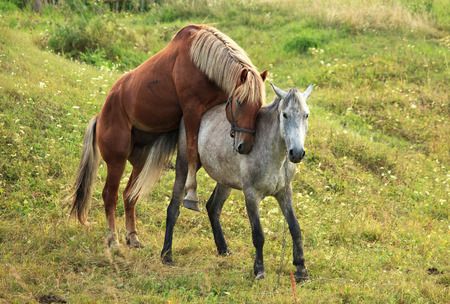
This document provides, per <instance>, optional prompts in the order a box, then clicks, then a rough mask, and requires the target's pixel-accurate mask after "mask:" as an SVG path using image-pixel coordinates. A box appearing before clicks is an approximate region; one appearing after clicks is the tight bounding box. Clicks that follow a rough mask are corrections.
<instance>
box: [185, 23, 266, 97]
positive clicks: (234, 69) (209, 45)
mask: <svg viewBox="0 0 450 304" xmlns="http://www.w3.org/2000/svg"><path fill="white" fill-rule="evenodd" d="M190 55H191V59H192V61H193V62H194V64H195V65H196V67H197V68H199V69H200V71H202V72H203V73H205V74H206V75H207V76H208V78H209V79H210V80H212V81H214V82H215V83H216V84H217V85H218V86H219V87H220V88H221V89H222V90H224V91H225V92H226V93H227V94H228V95H229V96H233V98H236V99H238V100H240V101H242V102H251V103H259V102H262V103H265V98H266V96H265V89H264V81H263V80H262V78H261V76H260V75H259V73H258V71H257V69H256V67H255V66H254V65H253V63H252V62H251V60H250V58H249V57H248V55H247V53H246V52H245V51H244V50H243V49H242V48H241V47H240V46H239V45H237V43H236V42H234V41H233V40H232V39H231V38H230V37H228V36H227V35H225V34H224V33H222V32H220V31H219V30H217V29H215V28H213V27H209V26H202V28H201V29H200V30H198V31H197V32H196V34H195V36H194V37H193V40H192V45H191V51H190ZM242 69H247V70H248V74H247V79H246V81H245V82H244V83H243V85H241V86H239V87H237V88H236V85H237V84H238V82H239V78H240V77H241V74H242Z"/></svg>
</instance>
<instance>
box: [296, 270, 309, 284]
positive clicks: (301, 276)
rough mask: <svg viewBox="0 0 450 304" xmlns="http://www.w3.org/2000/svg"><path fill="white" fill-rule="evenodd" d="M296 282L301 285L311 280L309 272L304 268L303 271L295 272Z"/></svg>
mask: <svg viewBox="0 0 450 304" xmlns="http://www.w3.org/2000/svg"><path fill="white" fill-rule="evenodd" d="M294 276H295V282H297V283H301V282H305V281H308V280H309V275H308V270H306V268H303V269H302V270H297V271H296V272H295V275H294Z"/></svg>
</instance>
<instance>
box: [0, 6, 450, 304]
mask: <svg viewBox="0 0 450 304" xmlns="http://www.w3.org/2000/svg"><path fill="white" fill-rule="evenodd" d="M163 2H164V1H163ZM17 3H19V2H17ZM71 3H80V2H76V1H75V0H74V1H65V2H64V4H63V5H61V6H60V7H56V8H46V9H45V10H44V11H43V12H42V14H33V13H31V12H30V11H29V10H28V9H22V10H21V9H19V8H17V6H16V5H15V4H14V2H8V1H6V2H1V3H0V15H1V16H0V33H1V34H0V200H1V203H0V303H34V302H38V301H41V302H43V303H50V302H51V301H50V300H52V297H53V300H58V299H59V300H62V299H64V300H65V301H67V302H68V303H186V302H192V303H292V302H298V303H449V302H450V296H449V294H450V262H449V261H450V244H449V241H450V234H449V228H450V222H449V209H450V208H449V197H450V183H449V181H450V171H449V166H450V152H449V151H450V120H449V116H450V104H449V101H450V90H449V84H450V68H449V60H450V14H449V11H450V4H449V2H448V1H446V0H435V1H432V0H413V1H406V0H405V1H394V0H392V1H382V0H371V1H367V2H365V3H364V4H363V2H362V1H357V0H339V1H327V0H320V1H280V2H275V1H252V2H250V3H247V2H241V1H237V0H236V1H227V2H225V1H207V0H203V1H195V2H188V3H187V4H186V3H184V2H183V1H169V3H165V4H161V5H154V6H152V7H151V8H150V10H149V11H148V12H145V13H135V12H122V13H119V14H114V13H110V12H108V11H107V10H105V9H104V8H103V7H101V6H99V5H90V6H72V8H70V4H71ZM243 3H246V4H243ZM189 23H207V24H212V25H214V26H216V27H217V28H219V29H220V30H222V31H223V32H225V33H226V34H228V35H229V36H230V37H232V38H233V39H234V40H235V41H237V42H238V43H239V44H240V45H241V46H242V47H243V48H244V49H245V50H246V51H247V52H248V53H249V55H250V57H251V58H252V60H253V62H254V63H255V65H256V66H257V67H258V68H259V69H260V70H261V71H262V70H264V69H268V70H269V72H270V73H271V74H270V80H271V81H273V82H274V83H275V84H277V85H278V86H279V87H282V88H284V89H287V88H290V87H298V88H301V89H305V88H306V86H307V85H308V84H309V83H313V84H315V85H316V89H315V91H314V92H313V94H312V95H311V98H310V99H309V100H310V101H309V103H310V110H311V115H310V129H309V134H308V137H307V142H306V148H307V154H306V159H305V161H304V162H302V163H301V164H299V165H298V172H297V174H296V177H295V180H294V183H293V188H294V199H295V202H294V204H295V210H296V213H297V216H298V219H299V222H300V225H301V226H302V231H303V233H304V246H305V249H304V250H305V258H306V263H307V267H308V269H309V271H310V274H311V280H310V281H309V282H307V283H305V284H303V285H301V286H297V288H296V293H295V295H294V294H293V292H292V290H291V283H290V279H289V274H290V272H291V271H293V270H294V267H293V265H291V260H292V257H291V252H292V247H291V241H290V236H289V234H287V235H286V234H285V232H286V224H285V223H284V220H283V218H282V215H281V212H280V211H279V210H278V207H277V204H276V202H275V200H274V199H266V200H264V201H263V202H262V204H261V209H260V211H261V217H262V224H263V227H264V231H265V236H266V245H265V251H264V252H265V264H266V274H267V276H266V279H264V280H262V281H254V280H253V275H252V265H253V253H254V249H253V246H252V242H251V231H250V226H249V223H248V220H247V216H246V212H245V208H244V202H243V196H242V194H241V193H239V192H233V193H232V195H231V197H230V199H229V201H228V202H227V203H226V204H225V207H224V212H223V216H222V223H223V228H224V232H225V236H226V237H227V240H228V243H229V246H230V249H231V251H232V253H233V254H232V255H231V256H229V257H219V256H217V254H216V250H215V245H214V241H213V238H212V233H211V228H210V226H209V221H208V219H207V215H206V213H205V212H203V213H202V214H198V213H194V212H191V211H189V210H181V216H180V218H179V221H178V224H177V226H176V228H175V237H174V259H175V265H174V266H170V267H169V266H165V265H162V264H161V262H160V260H159V253H160V250H161V247H162V241H163V237H164V226H165V212H166V210H165V209H166V207H167V205H168V202H169V197H170V194H171V193H170V191H171V187H172V182H173V180H174V172H173V170H167V171H166V172H165V174H164V175H163V177H162V178H161V181H160V182H159V183H158V185H157V187H156V188H155V189H154V191H153V192H152V193H151V195H150V196H149V197H148V198H145V199H142V200H141V201H140V202H139V203H138V229H139V236H140V239H141V240H142V241H143V242H144V244H145V248H143V249H140V250H129V249H127V248H125V246H123V248H122V252H121V254H120V255H118V254H111V252H109V251H108V250H107V249H106V247H105V244H104V237H105V236H106V223H105V217H104V212H103V203H102V200H101V190H102V186H103V182H104V175H105V168H104V165H101V167H100V170H99V177H98V180H97V182H96V187H95V192H94V197H93V202H92V209H91V212H90V216H89V220H90V222H91V225H90V226H89V227H83V226H81V225H79V224H78V223H77V222H75V221H72V220H68V216H67V215H68V209H67V208H68V206H67V204H66V202H65V201H64V197H65V196H66V195H67V194H68V190H69V189H70V186H71V185H72V183H73V180H74V174H75V171H76V168H77V166H78V162H79V156H80V151H81V143H82V137H83V134H84V130H85V127H86V125H87V122H88V121H89V119H90V118H91V117H92V116H94V115H95V114H96V113H97V112H98V111H99V110H100V108H101V106H102V103H103V101H104V98H105V96H106V94H107V92H108V90H109V88H110V87H111V85H112V83H113V82H114V81H115V80H116V79H117V78H118V77H119V76H120V75H121V74H122V73H123V72H124V71H126V70H128V69H131V68H133V67H134V66H136V65H137V64H139V63H140V62H141V61H143V60H145V59H146V58H147V57H149V56H151V55H152V54H154V53H156V52H157V51H158V50H160V49H161V48H162V47H163V46H164V45H166V43H167V42H168V41H169V40H170V39H171V37H172V35H173V34H174V33H175V32H176V31H177V29H179V28H180V27H182V26H184V25H186V24H189ZM266 90H267V93H268V96H269V97H268V100H272V98H273V96H274V94H273V93H272V92H271V91H270V89H269V86H267V88H266ZM128 172H129V168H128ZM127 178H128V177H127V176H124V178H123V181H122V189H123V188H124V186H125V184H126V181H127ZM213 187H214V182H213V181H212V180H211V179H210V178H208V177H207V175H206V174H205V173H204V172H203V171H201V172H200V174H199V195H200V199H201V200H202V202H203V203H204V202H205V201H206V200H207V199H208V197H209V194H210V193H211V191H212V189H213ZM121 201H122V200H121V199H120V202H119V207H118V215H119V217H118V227H119V235H120V237H121V238H122V243H124V235H125V227H124V219H123V204H122V202H121ZM285 239H286V248H284V249H283V242H284V240H285Z"/></svg>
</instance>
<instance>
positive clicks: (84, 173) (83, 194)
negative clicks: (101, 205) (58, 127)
mask: <svg viewBox="0 0 450 304" xmlns="http://www.w3.org/2000/svg"><path fill="white" fill-rule="evenodd" d="M96 125H97V117H94V118H92V119H91V121H90V122H89V125H88V126H87V129H86V133H85V135H84V142H83V152H82V154H81V161H80V166H79V167H78V173H77V179H76V181H75V186H74V189H73V193H72V195H71V197H70V199H71V201H72V210H71V211H70V215H71V216H76V217H77V218H78V220H79V221H80V223H81V224H83V225H84V224H85V223H86V219H87V213H88V211H89V206H90V198H91V191H92V184H93V183H94V179H95V176H96V175H97V168H98V151H97V144H96V143H95V128H96Z"/></svg>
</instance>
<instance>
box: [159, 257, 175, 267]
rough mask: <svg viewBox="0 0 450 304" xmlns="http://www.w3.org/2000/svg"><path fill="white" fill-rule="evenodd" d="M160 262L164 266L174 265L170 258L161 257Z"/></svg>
mask: <svg viewBox="0 0 450 304" xmlns="http://www.w3.org/2000/svg"><path fill="white" fill-rule="evenodd" d="M161 262H162V263H163V264H164V265H168V266H172V265H173V264H174V263H173V259H172V257H168V256H163V257H161Z"/></svg>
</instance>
